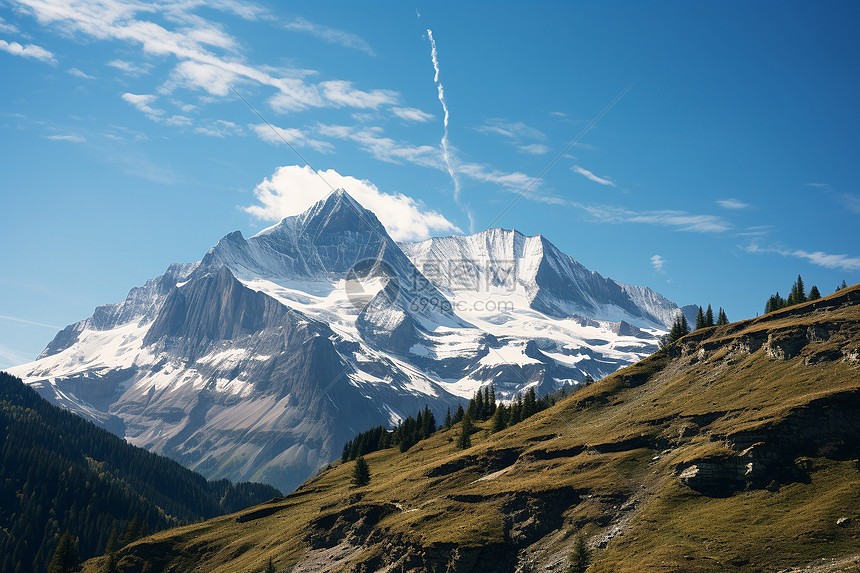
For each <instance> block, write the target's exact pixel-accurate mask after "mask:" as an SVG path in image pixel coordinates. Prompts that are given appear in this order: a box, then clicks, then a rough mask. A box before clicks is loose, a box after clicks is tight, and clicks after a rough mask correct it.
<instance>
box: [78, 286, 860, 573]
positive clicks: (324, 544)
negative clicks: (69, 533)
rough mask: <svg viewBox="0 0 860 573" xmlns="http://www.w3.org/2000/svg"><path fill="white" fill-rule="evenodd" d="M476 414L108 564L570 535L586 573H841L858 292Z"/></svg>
mask: <svg viewBox="0 0 860 573" xmlns="http://www.w3.org/2000/svg"><path fill="white" fill-rule="evenodd" d="M486 426H488V424H485V425H484V427H482V428H481V429H479V431H478V432H477V433H476V434H474V435H473V436H472V444H473V445H472V447H471V448H469V449H467V450H463V451H461V450H458V449H457V448H456V447H455V443H456V435H457V432H458V431H459V425H455V426H454V428H452V429H451V430H447V431H439V432H437V433H435V434H434V435H433V436H432V437H431V438H429V439H427V440H424V441H421V442H419V443H418V444H417V445H415V446H413V447H412V448H411V449H409V451H407V452H406V453H402V454H401V453H400V452H399V451H397V450H395V449H389V450H383V451H379V452H375V453H372V454H370V455H368V456H366V459H367V461H368V463H369V465H370V470H371V473H372V480H371V483H370V485H368V486H365V487H361V488H352V487H350V484H349V481H350V473H351V471H352V469H353V465H354V463H355V462H348V463H346V464H342V465H336V466H334V467H332V468H330V469H328V470H327V471H325V472H323V473H322V474H320V475H319V476H317V477H316V478H314V479H312V480H310V481H308V482H307V483H305V484H304V485H303V486H302V487H300V488H299V489H298V490H297V491H296V492H295V493H293V494H291V495H289V496H287V497H285V498H283V499H280V500H278V501H275V502H273V503H269V504H265V505H262V506H257V507H255V508H253V509H250V510H246V511H244V512H241V513H238V514H234V515H231V516H226V517H220V518H216V519H213V520H210V521H207V522H204V523H200V524H194V525H189V526H186V527H182V528H176V529H172V530H169V531H166V532H162V533H158V534H156V535H153V536H151V537H148V538H146V539H144V540H141V541H139V542H137V543H135V544H132V545H130V546H128V547H126V548H125V549H124V550H123V551H122V552H121V554H120V555H121V561H120V564H121V566H122V567H123V570H125V571H126V572H132V571H134V572H137V571H151V572H156V571H207V572H208V571H213V572H222V571H223V572H234V571H262V570H263V569H264V568H265V565H266V563H267V561H268V560H269V559H271V560H272V561H273V562H274V564H275V566H276V568H277V569H278V570H279V571H293V572H294V573H300V572H311V571H314V572H316V571H434V572H436V571H457V572H465V571H565V570H566V567H567V563H568V554H569V552H570V551H571V549H572V547H573V545H574V539H575V537H576V536H577V535H579V534H582V535H585V536H586V537H587V540H588V544H589V546H590V547H591V548H592V549H593V556H592V563H591V566H590V568H589V569H588V571H589V572H594V573H596V572H625V571H630V572H641V571H691V572H692V571H701V572H725V571H738V572H746V571H782V570H786V569H788V568H790V567H802V566H805V565H807V564H811V565H815V566H817V567H821V568H820V569H816V570H817V571H854V570H860V565H858V563H860V504H858V499H860V463H858V461H857V458H858V457H860V287H852V288H850V289H846V290H842V291H840V292H838V293H836V294H834V295H832V296H830V297H827V298H825V299H821V300H818V301H815V302H811V303H807V304H802V305H798V306H794V307H790V308H787V309H784V310H782V311H778V312H775V313H771V314H768V315H766V316H763V317H760V318H757V319H753V320H748V321H744V322H739V323H732V324H729V325H725V326H720V327H712V328H708V329H704V330H701V331H696V332H694V333H693V334H691V335H688V336H686V337H684V338H683V339H681V340H680V341H679V342H677V343H676V344H674V345H672V346H671V347H669V348H667V349H665V350H663V351H661V352H658V353H656V354H654V355H652V356H651V357H649V358H647V359H645V360H643V361H641V362H639V363H637V364H635V365H633V366H631V367H629V368H626V369H624V370H622V371H620V372H618V373H616V374H615V375H613V376H610V377H608V378H606V379H604V380H602V381H600V382H597V383H595V384H592V385H591V386H588V387H586V388H584V389H582V390H580V391H578V392H576V393H575V394H574V395H573V396H571V397H570V398H568V399H565V400H563V401H561V402H559V403H558V404H557V405H556V406H554V407H553V408H550V409H549V410H546V411H544V412H541V413H539V414H537V415H535V416H533V417H531V418H529V419H528V420H526V421H524V422H522V423H520V424H518V425H516V426H513V427H511V428H509V429H507V430H504V431H502V432H499V433H496V434H490V433H489V431H488V430H487V429H486ZM843 517H845V518H848V520H843V521H842V522H841V524H840V525H837V520H839V519H840V518H843ZM822 559H823V560H824V561H822ZM832 560H838V561H832ZM99 565H100V562H99V561H98V560H95V561H92V562H90V563H88V564H87V566H86V568H85V571H93V572H94V571H97V570H98V567H99ZM810 570H811V569H810Z"/></svg>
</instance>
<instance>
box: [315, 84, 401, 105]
mask: <svg viewBox="0 0 860 573" xmlns="http://www.w3.org/2000/svg"><path fill="white" fill-rule="evenodd" d="M320 87H321V88H322V90H323V95H324V96H325V98H326V99H327V100H329V101H330V102H331V103H333V104H334V105H336V106H338V107H343V106H349V107H357V108H361V109H379V107H380V106H382V105H387V104H394V103H397V95H398V94H397V92H393V91H389V90H373V91H371V92H365V91H361V90H358V89H355V88H354V87H352V82H347V81H343V80H331V81H327V82H322V83H321V84H320Z"/></svg>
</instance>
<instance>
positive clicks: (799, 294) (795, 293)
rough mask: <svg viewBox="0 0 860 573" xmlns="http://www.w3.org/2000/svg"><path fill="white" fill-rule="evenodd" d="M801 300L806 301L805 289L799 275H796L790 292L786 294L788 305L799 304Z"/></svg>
mask: <svg viewBox="0 0 860 573" xmlns="http://www.w3.org/2000/svg"><path fill="white" fill-rule="evenodd" d="M802 302H806V291H805V290H804V287H803V279H802V278H800V275H797V280H796V281H794V284H793V285H792V287H791V293H789V295H788V301H787V303H788V305H787V306H791V305H795V304H800V303H802Z"/></svg>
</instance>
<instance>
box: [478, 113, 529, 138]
mask: <svg viewBox="0 0 860 573" xmlns="http://www.w3.org/2000/svg"><path fill="white" fill-rule="evenodd" d="M475 129H476V130H477V131H479V132H481V133H483V134H488V135H501V136H502V137H507V138H509V139H516V140H520V139H538V140H540V141H545V140H546V134H544V133H543V132H542V131H540V130H539V129H535V128H534V127H530V126H528V125H526V124H525V123H523V122H521V121H507V120H504V119H500V118H491V119H488V120H487V121H486V122H484V125H481V126H478V127H476V128H475Z"/></svg>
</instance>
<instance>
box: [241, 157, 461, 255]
mask: <svg viewBox="0 0 860 573" xmlns="http://www.w3.org/2000/svg"><path fill="white" fill-rule="evenodd" d="M320 175H321V176H322V178H321V177H320ZM326 183H329V184H331V185H333V186H334V187H335V188H338V189H345V190H346V191H347V192H349V194H350V195H352V197H353V198H354V199H355V200H356V201H358V202H359V203H361V205H362V206H364V207H365V208H367V209H370V210H371V211H373V213H374V214H375V215H376V216H377V217H378V218H379V221H380V222H381V223H382V224H383V225H385V228H386V230H387V231H388V233H389V234H390V235H391V237H392V238H393V239H394V240H396V241H420V240H424V239H427V238H429V237H431V236H432V235H433V234H440V233H452V232H457V233H459V232H461V231H460V229H458V228H457V226H456V225H454V224H453V223H451V222H450V221H449V220H448V219H446V218H445V217H444V216H443V215H441V214H440V213H438V212H437V211H434V210H432V209H429V208H427V206H426V205H424V204H423V203H421V202H419V201H415V200H414V199H412V198H411V197H408V196H406V195H403V194H402V193H384V192H382V191H380V190H379V189H378V188H377V187H376V186H375V185H374V184H373V183H371V182H370V181H367V180H364V179H357V178H355V177H351V176H348V175H341V174H340V173H338V172H337V171H335V170H333V169H329V170H328V171H320V172H319V173H315V172H314V171H313V170H312V169H311V168H310V167H299V166H298V165H288V166H284V167H279V168H278V169H277V171H275V173H274V174H273V175H272V176H271V177H268V178H266V179H264V180H263V181H262V182H261V183H260V184H259V185H257V187H256V188H255V189H254V197H255V198H256V200H257V204H255V205H251V206H248V207H244V210H245V211H246V212H248V213H250V214H251V215H253V216H255V217H257V218H259V219H262V220H264V221H280V220H281V219H283V218H284V217H287V216H290V215H296V214H298V213H301V212H303V211H305V210H306V209H307V208H308V207H310V206H311V205H313V204H314V203H315V202H317V201H319V200H320V199H322V198H324V197H326V196H327V195H328V194H329V193H330V192H331V189H330V188H329V187H328V185H327V184H326Z"/></svg>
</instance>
